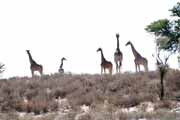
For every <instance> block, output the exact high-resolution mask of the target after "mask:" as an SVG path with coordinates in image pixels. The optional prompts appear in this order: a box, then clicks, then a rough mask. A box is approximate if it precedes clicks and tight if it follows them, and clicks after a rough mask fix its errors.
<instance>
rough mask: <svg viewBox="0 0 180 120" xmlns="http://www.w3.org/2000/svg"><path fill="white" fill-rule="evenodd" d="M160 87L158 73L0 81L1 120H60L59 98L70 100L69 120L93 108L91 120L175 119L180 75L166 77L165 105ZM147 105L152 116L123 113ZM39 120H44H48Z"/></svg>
mask: <svg viewBox="0 0 180 120" xmlns="http://www.w3.org/2000/svg"><path fill="white" fill-rule="evenodd" d="M159 83H160V80H159V73H158V72H156V71H153V72H149V73H137V74H136V73H123V74H116V75H113V76H109V75H103V76H101V75H89V74H82V75H73V74H53V75H44V76H42V77H33V78H29V77H19V78H18V77H13V78H9V79H6V80H0V112H1V114H0V119H7V118H6V117H10V116H13V118H12V119H13V120H14V119H15V118H17V120H24V119H26V120H28V118H26V117H24V118H19V116H18V115H17V113H22V112H23V113H29V114H30V113H33V114H34V115H41V114H49V113H53V115H52V114H51V115H50V116H51V117H50V118H49V117H47V116H46V119H47V120H51V119H56V120H60V118H59V119H58V118H55V116H57V114H58V111H59V110H60V106H59V103H58V99H60V98H61V99H63V98H65V99H67V100H68V104H69V107H70V108H68V107H67V106H65V109H71V112H70V113H71V114H70V115H69V118H68V119H67V120H71V119H72V120H73V119H75V116H76V114H78V113H80V112H81V109H80V107H81V106H82V105H87V106H90V108H91V110H92V111H93V112H91V114H90V117H91V119H92V120H95V118H96V117H97V116H98V115H102V116H106V115H107V116H106V118H107V120H111V119H112V120H121V119H123V120H126V119H127V120H129V119H130V118H129V117H128V116H133V117H137V118H141V117H142V116H144V117H145V118H149V119H150V118H153V117H157V118H158V117H160V116H161V117H162V114H163V116H164V117H165V118H167V116H171V117H172V118H174V119H176V117H177V113H174V112H173V113H170V112H168V111H170V110H172V109H174V108H177V107H178V104H179V102H178V101H177V100H176V99H178V97H180V71H178V70H170V71H169V72H168V74H167V75H166V77H165V100H164V101H160V100H159V94H160V84H159ZM147 102H150V103H152V104H153V106H154V110H153V112H151V114H150V113H146V111H143V112H142V111H139V112H136V113H127V112H126V113H125V112H122V109H131V108H132V107H136V106H139V105H142V103H147ZM105 103H107V104H108V106H109V107H108V108H104V106H105ZM61 107H62V106H61ZM66 107H67V108H66ZM179 107H180V105H179ZM104 109H106V112H105V113H103V112H102V111H104ZM118 110H121V112H119V113H118V114H119V115H118V116H119V117H118V119H115V118H114V117H113V114H114V113H115V112H117V111H118ZM162 110H163V111H162ZM92 113H93V114H92ZM164 113H165V114H164ZM9 114H11V115H9ZM97 114H98V115H97ZM165 115H167V116H165ZM14 116H17V117H14ZM26 116H28V114H26ZM161 117H160V118H161ZM106 118H105V117H104V118H102V120H106ZM8 119H11V118H8ZM32 119H34V118H32ZM36 119H37V120H40V119H43V120H44V119H45V118H36ZM46 119H45V120H46ZM29 120H31V119H30V118H29ZM88 120H90V118H88Z"/></svg>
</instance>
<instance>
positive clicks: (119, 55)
mask: <svg viewBox="0 0 180 120" xmlns="http://www.w3.org/2000/svg"><path fill="white" fill-rule="evenodd" d="M116 38H117V48H116V51H115V53H114V62H115V64H116V73H118V72H120V69H121V66H122V60H123V54H122V52H121V51H120V49H119V34H116Z"/></svg>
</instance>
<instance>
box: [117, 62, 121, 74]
mask: <svg viewBox="0 0 180 120" xmlns="http://www.w3.org/2000/svg"><path fill="white" fill-rule="evenodd" d="M118 67H119V73H120V71H121V61H119V66H118Z"/></svg>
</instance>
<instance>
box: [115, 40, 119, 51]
mask: <svg viewBox="0 0 180 120" xmlns="http://www.w3.org/2000/svg"><path fill="white" fill-rule="evenodd" d="M116 49H117V50H119V37H117V48H116Z"/></svg>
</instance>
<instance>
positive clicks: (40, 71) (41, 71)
mask: <svg viewBox="0 0 180 120" xmlns="http://www.w3.org/2000/svg"><path fill="white" fill-rule="evenodd" d="M39 73H40V74H41V75H43V67H42V66H40V70H39Z"/></svg>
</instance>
